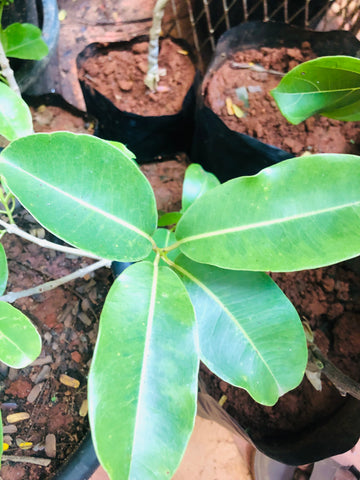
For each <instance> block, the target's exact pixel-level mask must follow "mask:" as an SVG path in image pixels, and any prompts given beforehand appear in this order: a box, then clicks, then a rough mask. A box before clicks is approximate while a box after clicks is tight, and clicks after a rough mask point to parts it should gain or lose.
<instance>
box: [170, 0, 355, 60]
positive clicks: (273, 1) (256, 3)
mask: <svg viewBox="0 0 360 480" xmlns="http://www.w3.org/2000/svg"><path fill="white" fill-rule="evenodd" d="M170 9H171V13H170V15H169V16H170V17H172V20H173V21H172V22H170V23H169V24H168V28H167V31H166V26H165V28H164V31H166V33H169V32H171V34H173V35H175V36H177V37H181V38H184V39H185V40H187V41H188V42H189V43H190V44H191V45H192V46H193V47H194V49H195V51H196V53H197V56H198V58H199V60H200V64H201V65H202V67H204V66H206V64H207V62H208V61H209V59H210V58H211V55H212V53H213V51H214V50H215V46H216V42H217V40H218V38H219V37H220V35H221V34H222V33H224V32H225V31H226V30H228V29H229V28H231V27H233V26H235V25H238V24H239V23H242V22H248V21H251V20H261V21H280V22H285V23H289V24H291V25H297V26H301V27H305V28H311V29H317V30H321V31H327V30H350V31H351V32H353V33H354V35H357V36H358V37H360V33H359V32H360V1H359V0H171V1H170ZM169 25H171V27H169Z"/></svg>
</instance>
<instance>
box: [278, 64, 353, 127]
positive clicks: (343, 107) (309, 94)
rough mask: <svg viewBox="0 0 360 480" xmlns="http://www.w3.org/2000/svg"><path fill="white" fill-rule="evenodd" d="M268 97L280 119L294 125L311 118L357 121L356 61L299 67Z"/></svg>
mask: <svg viewBox="0 0 360 480" xmlns="http://www.w3.org/2000/svg"><path fill="white" fill-rule="evenodd" d="M271 94H272V96H273V97H274V99H275V101H276V103H277V104H278V107H279V109H280V111H281V113H282V114H283V115H284V117H285V118H286V119H287V120H288V121H289V122H291V123H294V124H295V125H296V124H298V123H300V122H302V121H303V120H306V119H307V118H308V117H310V116H311V115H315V114H321V115H324V116H325V117H329V118H335V119H337V120H351V121H357V120H360V60H359V59H358V58H353V57H346V56H333V57H331V56H329V57H320V58H316V59H315V60H310V61H308V62H305V63H302V64H301V65H298V66H297V67H295V68H294V69H292V70H291V71H290V72H289V73H287V74H286V75H285V76H284V77H283V78H282V80H281V82H280V83H279V85H278V86H277V87H276V88H275V89H274V90H272V91H271Z"/></svg>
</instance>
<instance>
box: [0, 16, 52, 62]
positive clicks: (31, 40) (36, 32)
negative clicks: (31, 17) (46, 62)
mask: <svg viewBox="0 0 360 480" xmlns="http://www.w3.org/2000/svg"><path fill="white" fill-rule="evenodd" d="M1 43H2V44H3V47H4V50H5V54H6V56H7V57H12V58H21V59H24V60H41V59H42V58H43V57H46V55H47V54H48V53H49V49H48V46H47V45H46V43H45V42H44V40H43V39H42V38H41V30H40V28H38V27H36V26H35V25H32V24H31V23H12V24H11V25H9V26H8V27H7V28H5V30H3V31H2V32H1Z"/></svg>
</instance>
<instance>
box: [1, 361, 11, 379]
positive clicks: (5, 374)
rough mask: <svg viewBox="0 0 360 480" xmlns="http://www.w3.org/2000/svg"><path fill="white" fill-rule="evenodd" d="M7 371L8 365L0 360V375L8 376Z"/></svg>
mask: <svg viewBox="0 0 360 480" xmlns="http://www.w3.org/2000/svg"><path fill="white" fill-rule="evenodd" d="M8 373H9V367H8V365H5V363H3V362H0V375H1V376H2V377H3V378H5V377H7V376H8Z"/></svg>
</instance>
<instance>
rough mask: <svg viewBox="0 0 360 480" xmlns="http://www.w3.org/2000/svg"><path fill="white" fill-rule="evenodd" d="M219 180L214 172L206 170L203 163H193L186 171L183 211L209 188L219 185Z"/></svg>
mask: <svg viewBox="0 0 360 480" xmlns="http://www.w3.org/2000/svg"><path fill="white" fill-rule="evenodd" d="M219 184H220V182H219V180H218V179H217V178H216V177H215V175H213V174H212V173H209V172H206V171H205V170H204V169H203V168H202V167H201V165H199V164H197V163H192V164H191V165H189V166H188V167H187V169H186V172H185V178H184V183H183V192H182V201H181V203H182V209H181V211H182V212H185V210H187V209H188V208H189V207H190V205H191V204H192V203H194V202H195V200H196V199H197V198H199V197H201V195H203V194H204V193H205V192H207V191H208V190H211V189H212V188H214V187H216V186H217V185H219Z"/></svg>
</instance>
